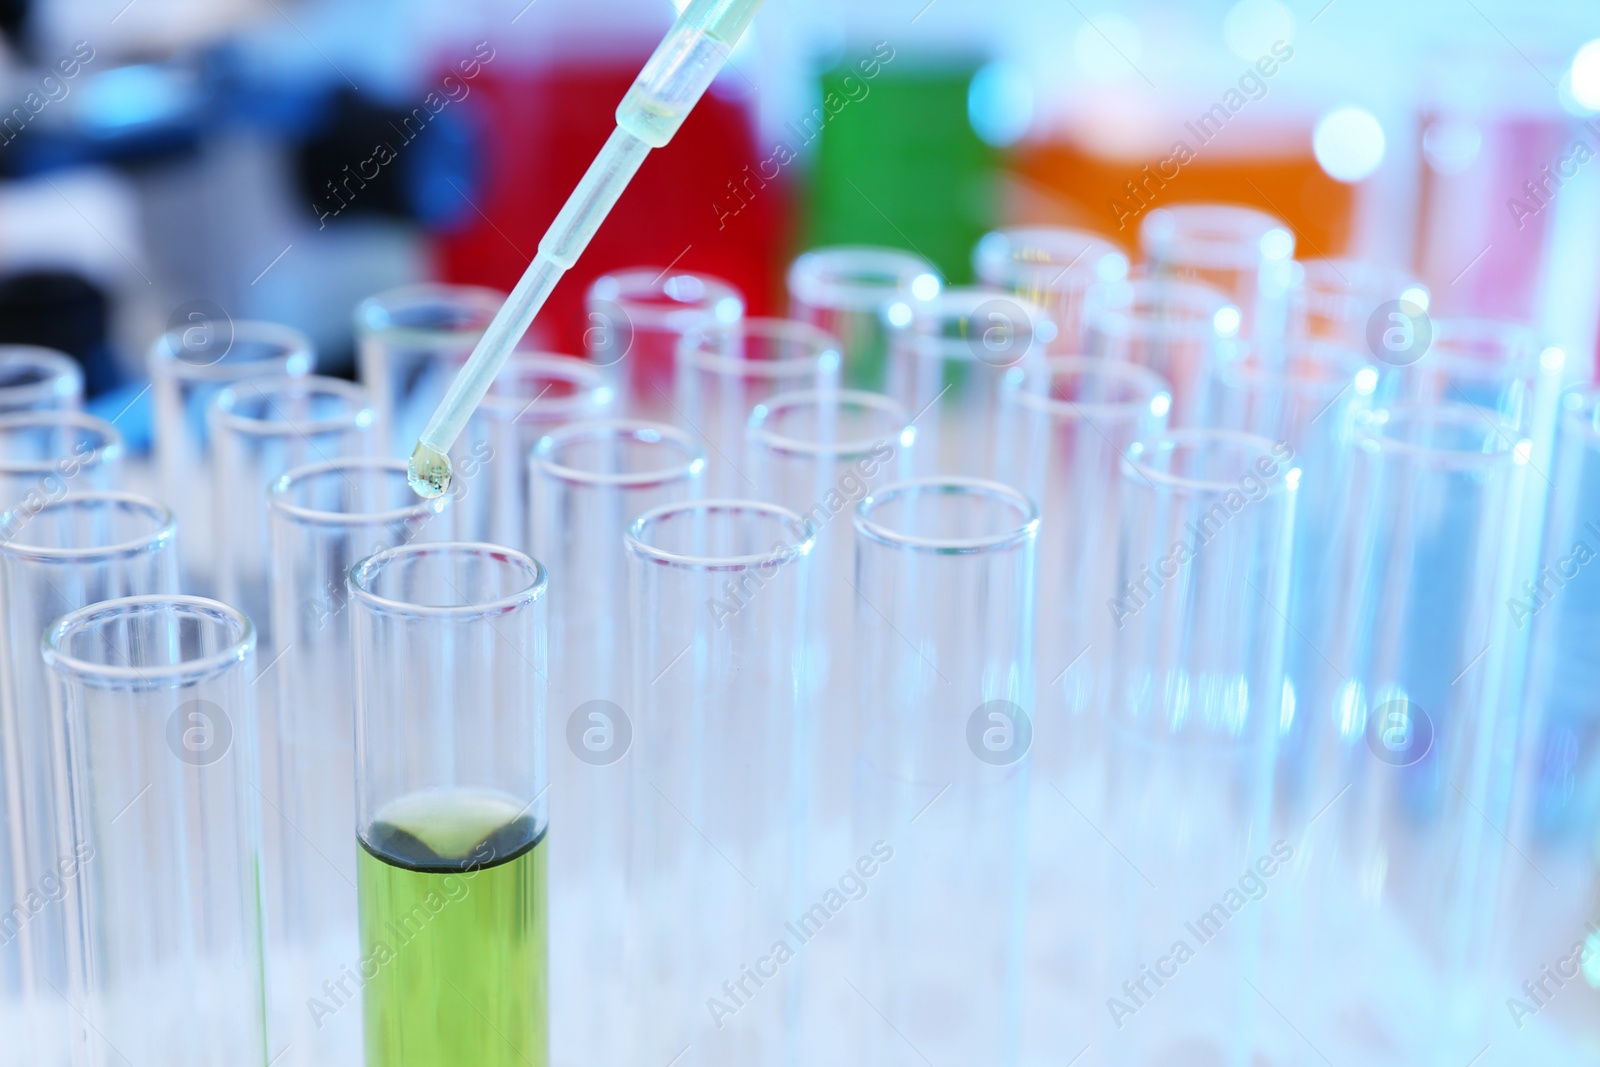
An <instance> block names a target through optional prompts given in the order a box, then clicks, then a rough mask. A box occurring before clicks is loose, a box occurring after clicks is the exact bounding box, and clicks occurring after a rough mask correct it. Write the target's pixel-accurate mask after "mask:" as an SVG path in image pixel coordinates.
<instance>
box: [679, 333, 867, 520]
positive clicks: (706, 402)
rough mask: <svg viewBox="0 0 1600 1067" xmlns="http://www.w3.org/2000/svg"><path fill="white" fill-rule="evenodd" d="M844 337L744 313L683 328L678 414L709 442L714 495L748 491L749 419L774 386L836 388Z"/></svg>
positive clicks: (775, 389)
mask: <svg viewBox="0 0 1600 1067" xmlns="http://www.w3.org/2000/svg"><path fill="white" fill-rule="evenodd" d="M839 362H840V355H839V342H838V340H837V339H835V338H834V337H832V336H830V335H829V334H827V333H824V332H823V331H822V330H820V329H818V328H817V327H815V326H812V325H809V324H808V323H804V322H795V321H793V320H791V319H760V318H753V319H743V320H741V321H739V322H737V323H735V324H733V325H732V326H730V327H717V328H712V329H701V330H695V331H693V332H691V333H688V334H685V335H684V337H683V340H682V342H681V343H680V344H679V346H678V353H677V369H676V376H677V385H676V393H677V401H676V403H675V404H674V409H675V414H676V415H677V417H678V419H679V421H681V422H682V423H684V424H685V425H687V426H688V427H689V428H690V429H691V430H693V431H694V432H695V434H696V436H698V437H699V438H700V441H701V443H702V444H703V445H704V446H705V449H706V461H707V464H708V471H707V489H708V492H709V493H710V494H711V495H713V496H719V495H730V496H749V495H751V494H753V493H755V492H756V486H757V483H756V482H755V481H754V479H752V478H751V476H750V474H749V472H748V471H747V470H746V467H747V466H748V463H749V461H748V459H747V457H746V455H745V440H744V437H745V423H746V422H748V421H749V419H750V412H751V411H752V410H753V409H754V408H755V407H756V405H757V404H759V403H761V402H762V401H764V400H766V399H767V398H768V397H770V396H772V395H773V394H774V393H781V392H788V391H792V390H797V389H834V388H837V387H838V382H839Z"/></svg>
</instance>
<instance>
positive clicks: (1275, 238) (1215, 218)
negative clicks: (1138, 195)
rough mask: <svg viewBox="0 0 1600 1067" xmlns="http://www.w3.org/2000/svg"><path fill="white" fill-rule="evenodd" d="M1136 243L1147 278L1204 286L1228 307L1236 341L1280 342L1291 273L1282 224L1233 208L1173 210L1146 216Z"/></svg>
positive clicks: (1290, 245) (1290, 247)
mask: <svg viewBox="0 0 1600 1067" xmlns="http://www.w3.org/2000/svg"><path fill="white" fill-rule="evenodd" d="M1139 245H1140V248H1142V249H1143V251H1144V255H1145V260H1146V262H1148V263H1149V264H1150V269H1151V273H1152V274H1154V275H1156V276H1159V277H1172V278H1183V279H1186V280H1188V281H1192V282H1196V283H1199V284H1201V285H1208V286H1210V287H1212V288H1214V289H1216V290H1217V291H1219V292H1221V293H1222V294H1223V295H1224V296H1225V297H1226V298H1227V299H1228V300H1229V301H1231V302H1232V303H1233V305H1234V306H1235V307H1237V308H1238V309H1239V314H1240V316H1241V320H1240V322H1239V336H1240V337H1241V338H1244V339H1245V340H1249V341H1259V342H1262V343H1264V344H1266V343H1270V342H1273V341H1276V340H1279V339H1281V338H1282V337H1283V336H1284V333H1285V330H1286V326H1287V315H1288V296H1289V292H1290V290H1291V288H1292V287H1293V286H1294V284H1295V282H1296V278H1297V275H1298V273H1299V271H1298V265H1297V264H1296V263H1295V260H1294V234H1293V233H1292V232H1290V230H1289V227H1288V226H1287V225H1285V224H1284V222H1283V221H1282V220H1280V219H1278V218H1275V217H1273V216H1272V215H1268V214H1266V213H1265V212H1261V211H1256V210H1253V209H1251V208H1246V207H1239V206H1238V205H1236V204H1176V205H1174V206H1172V207H1162V208H1155V209H1154V210H1152V211H1150V212H1148V213H1146V215H1145V217H1144V222H1142V223H1141V224H1140V225H1139Z"/></svg>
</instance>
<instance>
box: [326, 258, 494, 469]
mask: <svg viewBox="0 0 1600 1067" xmlns="http://www.w3.org/2000/svg"><path fill="white" fill-rule="evenodd" d="M505 301H506V294H505V293H504V292H501V291H500V290H498V289H489V288H485V287H483V286H478V285H444V284H439V283H433V282H428V283H423V284H420V285H403V286H400V287H398V288H395V289H388V290H385V291H384V292H381V293H378V294H377V295H375V296H369V297H368V298H367V299H365V300H363V301H362V302H361V303H360V304H359V305H358V306H357V307H356V314H355V328H356V362H357V365H358V367H359V368H360V378H361V384H362V385H364V386H365V387H366V389H367V393H368V394H369V395H370V396H371V397H372V399H373V403H374V404H375V405H377V409H378V423H379V427H378V439H379V440H381V441H383V442H384V443H385V444H384V447H385V449H387V454H391V455H396V456H408V455H410V454H411V449H412V448H413V447H415V445H416V443H417V435H418V434H420V433H421V432H422V428H423V426H425V425H426V424H427V421H428V417H429V416H430V415H432V414H433V409H434V406H435V405H436V404H438V402H439V401H440V400H442V399H443V398H444V394H445V391H446V390H448V389H449V388H450V382H451V381H452V380H453V379H454V378H455V375H456V371H458V370H460V369H461V365H462V364H463V363H465V362H466V361H467V357H468V356H470V355H471V354H472V346H473V345H475V344H477V343H478V338H479V337H481V336H483V331H484V330H485V329H486V328H487V327H488V325H489V321H490V320H491V319H493V318H494V313H495V312H496V311H499V310H500V305H501V304H503V303H505Z"/></svg>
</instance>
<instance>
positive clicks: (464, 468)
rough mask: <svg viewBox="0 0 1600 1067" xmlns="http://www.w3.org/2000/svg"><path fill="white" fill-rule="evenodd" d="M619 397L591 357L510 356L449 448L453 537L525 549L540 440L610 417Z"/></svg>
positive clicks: (532, 354)
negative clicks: (532, 471) (533, 460)
mask: <svg viewBox="0 0 1600 1067" xmlns="http://www.w3.org/2000/svg"><path fill="white" fill-rule="evenodd" d="M615 401H616V393H615V392H614V391H613V390H612V388H611V385H610V384H609V383H608V382H607V380H606V375H605V372H604V371H603V370H602V369H601V368H599V367H596V366H594V365H593V364H591V363H589V362H587V361H586V360H581V359H578V358H576V357H574V356H561V355H554V354H550V353H529V354H518V355H513V356H512V357H511V358H510V359H509V360H507V361H506V365H505V367H504V368H502V369H501V371H500V373H499V375H497V376H496V378H495V380H494V384H493V385H491V386H490V390H489V395H488V396H486V397H484V398H483V402H482V403H480V404H479V405H478V407H477V410H475V411H474V412H473V414H472V419H471V420H470V421H469V422H468V423H467V428H466V431H465V432H464V433H463V434H462V435H461V437H460V438H459V439H458V440H457V441H456V447H455V448H454V449H452V450H451V464H452V466H453V467H454V468H455V475H456V476H455V477H454V478H453V479H451V482H450V494H451V496H452V497H454V499H455V520H454V525H455V529H456V534H455V539H456V540H458V541H488V542H490V543H491V544H496V545H505V546H507V547H508V548H515V549H517V550H519V551H527V550H528V549H529V546H530V545H531V544H532V533H531V531H530V530H529V528H528V515H529V508H530V506H531V504H532V499H533V497H532V483H531V480H530V479H531V475H530V468H529V466H528V461H529V459H530V458H531V456H532V454H533V450H534V447H535V446H537V445H538V443H539V440H540V439H541V438H542V437H544V435H545V434H547V433H549V432H550V431H552V430H555V429H557V428H558V427H561V426H565V425H567V424H568V423H572V422H583V421H588V420H591V419H599V418H604V417H605V416H607V415H609V414H610V413H611V411H612V409H613V408H614V407H615Z"/></svg>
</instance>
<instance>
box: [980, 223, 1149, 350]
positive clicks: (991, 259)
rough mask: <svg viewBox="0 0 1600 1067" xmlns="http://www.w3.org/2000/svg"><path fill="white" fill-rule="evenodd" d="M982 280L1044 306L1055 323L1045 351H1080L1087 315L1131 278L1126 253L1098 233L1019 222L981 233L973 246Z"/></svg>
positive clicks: (1085, 334) (1082, 344)
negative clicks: (1117, 285)
mask: <svg viewBox="0 0 1600 1067" xmlns="http://www.w3.org/2000/svg"><path fill="white" fill-rule="evenodd" d="M972 268H973V271H974V272H975V273H976V274H977V276H978V280H979V281H981V282H982V283H983V284H984V285H986V286H989V287H990V288H994V289H1003V290H1005V291H1007V292H1010V293H1014V294H1016V295H1017V296H1020V297H1022V298H1023V299H1024V300H1027V301H1028V302H1029V303H1031V304H1034V305H1036V306H1038V307H1041V308H1043V309H1044V310H1045V313H1046V314H1048V315H1049V316H1050V317H1051V319H1053V320H1054V321H1055V324H1056V327H1057V332H1056V337H1055V340H1054V341H1053V342H1052V343H1051V344H1049V345H1047V346H1046V351H1048V352H1050V353H1052V354H1056V355H1064V356H1065V355H1073V356H1075V355H1080V354H1081V353H1082V352H1083V351H1084V345H1085V344H1086V342H1087V341H1088V335H1087V332H1086V331H1087V326H1088V321H1087V313H1088V311H1089V309H1090V307H1091V306H1092V305H1093V303H1094V302H1095V299H1096V297H1097V296H1098V295H1099V293H1100V292H1101V291H1103V290H1104V288H1105V287H1106V286H1107V285H1109V284H1114V283H1116V282H1120V281H1123V280H1124V279H1126V278H1127V276H1128V256H1127V253H1125V252H1123V250H1122V249H1120V248H1118V247H1117V246H1116V245H1114V244H1112V243H1111V242H1110V241H1107V240H1106V239H1105V238H1103V237H1100V236H1098V235H1097V234H1092V233H1089V232H1088V231H1086V230H1074V229H1069V228H1067V227H1065V226H1018V227H1013V228H1010V229H1004V230H995V231H993V232H991V233H987V234H985V235H984V236H983V239H982V240H980V241H979V242H978V243H977V245H976V246H975V247H974V248H973V250H972Z"/></svg>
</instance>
